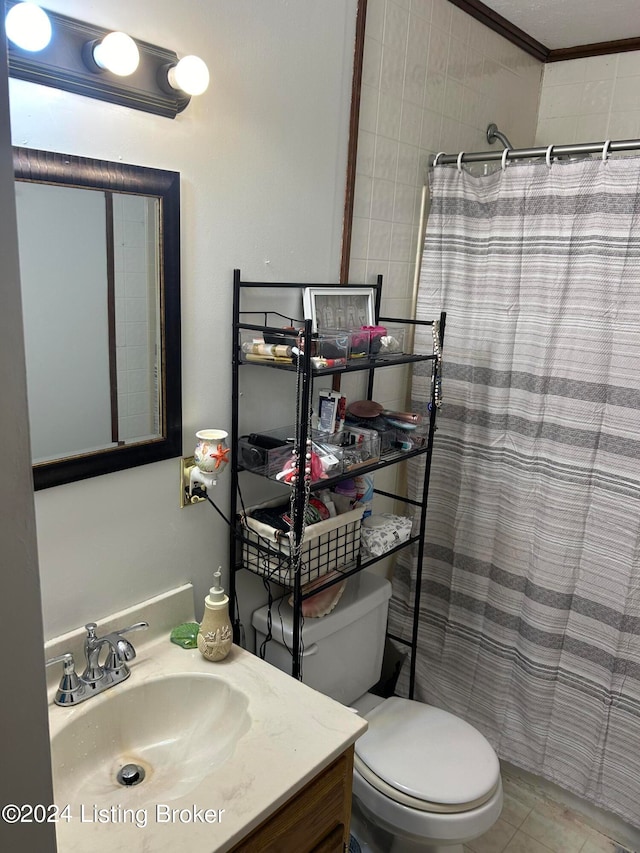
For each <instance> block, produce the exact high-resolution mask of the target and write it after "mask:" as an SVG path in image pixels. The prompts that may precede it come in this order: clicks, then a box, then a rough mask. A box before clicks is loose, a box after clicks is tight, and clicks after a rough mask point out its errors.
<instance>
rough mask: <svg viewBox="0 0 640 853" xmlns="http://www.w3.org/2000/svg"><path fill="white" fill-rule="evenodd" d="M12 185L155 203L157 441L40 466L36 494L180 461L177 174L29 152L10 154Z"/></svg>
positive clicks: (35, 478) (16, 150) (35, 473)
mask: <svg viewBox="0 0 640 853" xmlns="http://www.w3.org/2000/svg"><path fill="white" fill-rule="evenodd" d="M13 160H14V172H15V178H16V180H20V181H31V182H39V183H46V184H56V185H61V186H68V187H79V188H86V189H95V190H104V191H110V192H116V193H132V194H134V195H144V196H150V197H155V198H157V199H159V203H160V212H159V222H160V241H161V245H160V260H161V263H160V306H159V308H160V328H161V348H160V349H161V354H162V360H161V366H160V370H159V374H158V375H159V379H160V382H161V407H160V415H161V433H162V435H161V437H160V438H157V439H151V440H146V441H141V442H138V443H132V444H128V445H122V446H120V447H110V448H106V449H104V450H99V451H95V452H92V453H85V454H82V455H78V456H69V457H65V458H62V459H55V460H53V461H50V462H41V463H38V464H35V465H34V466H33V482H34V489H36V490H38V489H44V488H48V487H50V486H59V485H62V484H63V483H72V482H75V481H77V480H84V479H86V478H88V477H97V476H99V475H101V474H109V473H112V472H114V471H122V470H124V469H125V468H133V467H135V466H138V465H146V464H148V463H150V462H159V461H160V460H163V459H171V458H173V457H176V456H181V455H182V372H181V330H180V327H181V324H180V174H179V173H178V172H169V171H165V170H161V169H150V168H146V167H142V166H132V165H129V164H126V163H111V162H109V161H105V160H94V159H91V158H89V157H76V156H73V155H68V154H57V153H53V152H50V151H38V150H36V149H32V148H18V147H14V149H13Z"/></svg>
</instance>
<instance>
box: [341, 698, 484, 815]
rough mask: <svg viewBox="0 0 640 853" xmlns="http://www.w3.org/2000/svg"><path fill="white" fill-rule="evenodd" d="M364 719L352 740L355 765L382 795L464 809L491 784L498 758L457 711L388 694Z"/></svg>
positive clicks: (428, 805)
mask: <svg viewBox="0 0 640 853" xmlns="http://www.w3.org/2000/svg"><path fill="white" fill-rule="evenodd" d="M367 721H368V723H369V728H368V730H367V731H366V732H365V734H364V735H363V736H362V737H361V738H360V739H359V740H358V741H356V759H357V760H356V767H357V768H358V770H359V772H360V773H361V775H363V776H364V777H365V778H366V779H367V780H368V781H369V782H370V783H371V784H372V785H373V786H374V787H376V788H378V790H381V791H382V792H383V793H385V794H387V796H391V797H392V798H393V799H396V800H398V801H399V802H406V803H407V804H408V805H409V804H414V805H415V806H416V807H417V808H420V807H421V806H420V803H423V804H424V805H423V806H422V808H425V807H426V808H427V809H428V810H432V811H463V810H465V809H469V808H475V807H476V806H478V805H480V804H482V803H484V802H486V800H488V799H489V798H490V797H491V796H492V795H493V793H494V791H495V790H496V788H497V786H498V783H499V780H500V764H499V762H498V757H497V755H496V754H495V752H494V751H493V747H492V746H491V744H490V743H489V741H488V740H487V739H486V738H485V737H484V736H483V735H481V734H480V732H479V731H477V730H476V729H474V728H473V726H471V725H469V723H466V722H465V721H464V720H461V719H460V718H459V717H456V716H454V715H453V714H450V713H448V712H447V711H442V710H440V709H439V708H434V707H433V706H431V705H424V704H423V703H421V702H415V701H412V700H409V699H400V698H398V697H397V696H392V697H391V698H389V699H385V701H384V702H382V703H381V704H380V705H378V706H377V707H376V708H374V709H373V710H372V711H371V713H370V714H368V715H367ZM378 782H379V783H380V784H378ZM412 801H416V802H415V803H412Z"/></svg>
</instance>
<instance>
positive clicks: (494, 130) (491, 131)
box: [487, 122, 513, 148]
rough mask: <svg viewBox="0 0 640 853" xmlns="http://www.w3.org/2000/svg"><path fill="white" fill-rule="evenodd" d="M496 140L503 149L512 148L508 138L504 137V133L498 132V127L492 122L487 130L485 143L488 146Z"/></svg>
mask: <svg viewBox="0 0 640 853" xmlns="http://www.w3.org/2000/svg"><path fill="white" fill-rule="evenodd" d="M496 139H497V140H499V141H500V142H502V144H503V145H504V147H505V148H513V145H512V144H511V142H510V141H509V137H508V136H505V135H504V133H502V132H501V131H499V130H498V125H497V124H494V123H493V122H492V123H491V124H490V125H489V127H488V128H487V142H488V143H489V145H493V143H494V142H495V141H496Z"/></svg>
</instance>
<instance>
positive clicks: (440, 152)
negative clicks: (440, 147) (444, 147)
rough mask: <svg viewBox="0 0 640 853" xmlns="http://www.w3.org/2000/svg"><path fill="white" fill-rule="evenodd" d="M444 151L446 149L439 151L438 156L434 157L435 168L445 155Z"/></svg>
mask: <svg viewBox="0 0 640 853" xmlns="http://www.w3.org/2000/svg"><path fill="white" fill-rule="evenodd" d="M444 153H445V152H444V151H438V153H437V154H436V156H435V157H434V158H433V167H434V169H435V167H436V166H437V165H438V160H439V159H440V157H442V156H443V154H444Z"/></svg>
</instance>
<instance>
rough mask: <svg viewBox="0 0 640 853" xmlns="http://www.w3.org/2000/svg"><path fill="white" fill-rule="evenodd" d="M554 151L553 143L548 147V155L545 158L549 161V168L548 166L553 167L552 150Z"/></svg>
mask: <svg viewBox="0 0 640 853" xmlns="http://www.w3.org/2000/svg"><path fill="white" fill-rule="evenodd" d="M552 151H553V145H550V146H549V147H548V148H547V153H546V155H545V160H546V161H547V168H548V169H550V168H551V152H552Z"/></svg>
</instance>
